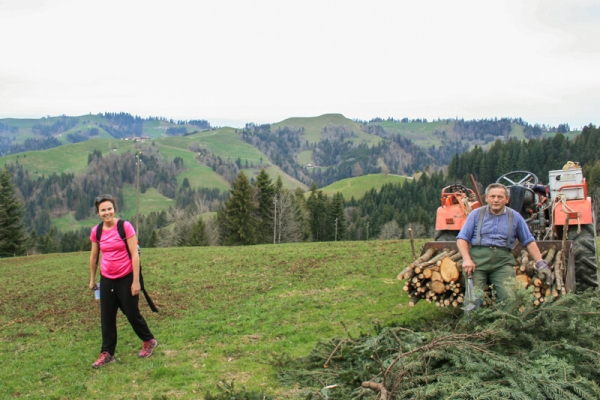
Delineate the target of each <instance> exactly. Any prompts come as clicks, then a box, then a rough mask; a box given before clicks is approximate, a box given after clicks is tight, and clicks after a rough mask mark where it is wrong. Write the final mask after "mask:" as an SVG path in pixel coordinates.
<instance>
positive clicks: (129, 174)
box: [0, 113, 577, 232]
mask: <svg viewBox="0 0 600 400" xmlns="http://www.w3.org/2000/svg"><path fill="white" fill-rule="evenodd" d="M543 128H544V129H546V130H547V131H546V132H544V131H543V130H542V127H540V126H534V127H531V126H530V125H528V124H527V123H524V122H523V121H522V120H520V119H511V120H509V119H500V120H498V119H494V120H480V121H464V120H437V121H431V122H429V121H424V120H408V119H403V120H394V119H386V120H383V119H379V118H376V119H373V120H371V121H356V120H351V119H348V118H346V117H344V116H343V115H341V114H325V115H321V116H317V117H309V118H288V119H286V120H283V121H281V122H278V123H274V124H262V125H256V124H247V125H246V126H245V127H244V128H241V129H235V128H229V127H223V128H216V127H213V126H211V125H210V123H209V122H208V121H206V120H202V119H197V120H189V121H175V120H170V119H166V118H162V117H150V118H140V117H136V116H132V115H130V114H127V113H103V114H98V115H92V114H88V115H83V116H78V117H68V116H59V117H46V118H40V119H15V118H5V119H0V149H3V150H0V151H4V155H3V156H2V157H0V166H4V165H12V166H13V167H14V166H16V165H18V170H19V171H18V172H14V174H17V175H18V176H21V177H22V178H20V179H21V184H23V185H26V186H24V189H22V192H23V193H28V196H31V199H30V200H31V202H39V201H40V200H42V199H43V198H44V196H40V193H41V192H40V191H41V190H48V187H50V186H49V185H50V182H56V183H57V184H58V186H57V189H55V193H54V194H52V195H49V194H47V196H55V198H54V200H52V202H51V204H53V206H52V207H51V209H49V210H48V212H49V214H48V215H47V218H49V219H51V220H52V221H54V222H56V223H58V225H59V226H63V228H68V227H70V226H73V224H75V226H81V225H80V224H81V223H84V224H87V222H85V221H87V220H86V218H87V217H86V215H87V213H89V209H86V208H85V207H88V208H89V206H88V205H87V202H88V200H89V199H87V197H88V196H93V195H94V193H95V191H99V190H104V191H109V190H110V191H114V192H118V193H119V194H120V196H121V198H122V199H123V206H122V208H121V211H122V212H123V215H124V216H125V217H129V216H131V215H132V214H133V211H134V210H135V198H136V193H135V187H136V184H137V183H136V182H137V178H136V177H135V176H134V175H135V174H134V172H135V171H134V170H135V169H136V165H137V162H136V154H139V155H140V158H141V168H140V178H139V179H140V182H141V190H142V193H141V195H140V206H141V209H143V210H146V211H147V210H156V211H160V210H164V209H166V208H169V207H171V206H176V207H184V206H186V205H187V204H190V203H193V202H194V201H196V202H198V201H200V202H202V203H203V204H205V207H206V210H207V211H215V210H216V207H217V204H218V203H215V201H217V199H218V198H221V197H222V196H223V195H222V194H221V195H219V194H218V193H226V192H227V191H228V189H230V187H231V186H230V183H231V182H232V181H233V180H234V179H235V177H236V176H237V175H238V174H239V172H240V171H244V172H245V174H246V175H247V176H248V177H249V178H250V179H251V180H253V179H254V178H255V177H256V176H257V174H258V173H259V171H260V170H261V169H262V168H264V169H265V170H266V171H267V173H268V174H269V176H270V177H271V179H272V180H273V181H275V180H276V179H277V178H278V177H281V179H282V184H283V185H284V187H286V188H290V189H293V190H295V189H297V188H300V189H302V190H304V191H306V190H308V189H309V188H310V187H311V186H312V185H316V186H317V187H323V188H324V187H327V186H328V185H332V184H334V183H335V182H340V181H342V180H348V179H349V178H353V177H367V176H368V175H371V176H377V175H384V176H387V175H388V174H389V175H390V176H393V175H399V176H412V175H413V174H415V173H416V172H419V171H424V170H425V169H429V171H439V170H442V169H444V168H446V167H447V164H448V163H449V162H450V159H451V158H452V157H453V156H454V155H455V154H457V153H458V154H462V153H463V152H465V151H466V150H468V149H469V148H472V147H473V146H488V145H490V144H491V143H493V141H494V140H496V139H499V140H503V141H505V140H507V139H510V138H517V139H525V138H526V135H525V133H526V131H527V132H528V133H527V134H528V135H538V136H541V135H552V134H554V133H555V132H556V131H558V130H559V129H558V128H553V127H543ZM566 128H568V127H565V126H562V127H560V129H563V130H564V129H566ZM576 134H577V132H571V133H567V135H576ZM13 150H18V152H14V151H13ZM8 153H11V154H8ZM99 158H102V159H105V160H104V161H102V162H99V161H93V160H99ZM108 169H110V170H111V171H113V172H112V174H113V176H112V177H111V175H110V174H109V175H106V174H105V173H104V170H108ZM116 174H118V175H119V176H116ZM94 175H96V176H102V177H103V178H102V179H100V180H98V179H95V178H93V176H94ZM51 176H54V177H53V178H52V179H51V180H49V178H50V177H51ZM86 179H87V180H88V181H89V182H94V184H93V186H89V187H88V188H87V189H85V188H84V186H81V185H80V184H79V183H77V182H80V181H81V182H83V181H85V180H86ZM45 180H46V181H45ZM67 181H68V182H75V183H77V184H76V186H77V193H79V194H78V195H74V194H73V193H71V194H67V193H66V192H63V193H61V191H64V190H66V189H64V188H65V187H67V186H69V185H67V184H66V183H65V182H67ZM375 181H379V179H371V180H370V179H368V178H366V179H363V180H361V181H360V182H361V183H360V184H358V183H357V184H356V186H357V187H356V188H359V192H362V191H363V188H364V189H365V190H369V185H376V184H375ZM23 182H25V183H23ZM27 182H29V183H27ZM44 182H45V183H44ZM60 182H62V183H60ZM344 182H347V181H344ZM75 183H73V184H71V186H72V185H74V184H75ZM88 185H89V183H88ZM80 186H81V187H80ZM346 186H347V184H346ZM36 187H37V188H38V189H35V188H36ZM182 187H183V188H189V190H192V191H193V192H188V191H186V193H187V194H186V195H185V197H182V195H180V193H181V191H180V190H179V189H180V188H182ZM335 187H336V186H335V185H334V186H333V188H335ZM371 187H374V186H371ZM36 190H37V191H36ZM334 190H335V189H334ZM93 191H94V193H92V192H93ZM215 191H216V192H215ZM359 192H355V191H353V192H351V193H352V194H351V196H360V195H362V193H359ZM44 193H45V192H44ZM363 193H364V192H363ZM82 196H83V197H84V198H86V199H87V200H85V201H83V203H82V204H83V206H82V205H80V204H79V202H78V201H77V198H78V197H82ZM207 196H208V197H207ZM73 199H74V200H73ZM44 201H45V202H46V203H48V202H49V201H50V200H49V198H45V200H44ZM32 204H33V203H32ZM49 204H50V203H48V204H46V205H44V204H41V205H38V206H35V207H34V206H31V207H33V208H31V209H30V210H29V211H28V212H29V213H30V214H28V215H31V216H32V217H31V218H38V217H39V213H40V209H39V207H42V208H44V207H45V208H47V207H49ZM36 207H37V208H36ZM78 207H79V209H78ZM76 213H77V215H78V217H77V218H76V220H74V219H73V216H74V215H75V214H76ZM57 221H60V222H57ZM89 221H90V222H89V223H90V224H91V223H92V222H93V218H92V219H91V220H89ZM39 232H44V229H40V230H39Z"/></svg>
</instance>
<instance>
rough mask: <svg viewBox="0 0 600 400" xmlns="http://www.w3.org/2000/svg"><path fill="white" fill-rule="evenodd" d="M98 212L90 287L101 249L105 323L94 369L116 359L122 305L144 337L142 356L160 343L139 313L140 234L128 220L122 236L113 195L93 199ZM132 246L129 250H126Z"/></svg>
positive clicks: (132, 325)
mask: <svg viewBox="0 0 600 400" xmlns="http://www.w3.org/2000/svg"><path fill="white" fill-rule="evenodd" d="M94 204H95V206H96V212H97V213H98V215H99V216H100V218H102V224H101V229H102V235H101V238H100V243H98V241H97V240H96V237H97V236H96V230H97V229H99V228H98V226H97V227H94V228H93V229H92V232H91V233H90V240H91V241H92V251H91V253H90V285H89V286H90V289H92V290H96V289H97V288H98V286H97V284H96V271H97V269H98V265H97V262H98V251H100V252H101V253H102V261H101V263H100V320H101V324H102V349H101V351H100V356H99V357H98V359H97V360H96V362H95V363H94V364H92V368H100V367H101V366H103V365H104V364H107V363H109V362H112V361H114V360H115V357H114V354H115V349H116V347H117V310H118V309H119V308H120V309H121V311H122V312H123V314H125V316H126V317H127V320H128V321H129V323H130V324H131V327H132V328H133V330H134V331H135V333H136V334H137V335H138V337H139V338H140V339H141V340H142V342H143V343H142V351H141V352H140V353H139V356H140V357H148V356H150V355H151V354H152V351H153V350H154V348H155V347H156V346H157V345H158V343H157V341H156V339H154V335H152V333H151V332H150V329H149V328H148V324H146V320H145V319H144V317H142V315H141V314H140V309H139V306H138V304H139V294H140V257H139V254H138V251H137V236H136V234H135V230H134V229H133V226H132V225H131V224H130V223H129V222H127V221H125V223H124V224H123V227H124V229H125V237H126V238H127V242H125V241H124V240H123V239H121V237H120V235H119V232H118V230H117V221H118V220H119V219H118V218H115V208H116V203H115V200H114V199H113V197H112V196H110V195H102V196H98V197H97V198H96V201H95V202H94ZM127 249H129V252H128V251H127Z"/></svg>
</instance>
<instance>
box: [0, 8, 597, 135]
mask: <svg viewBox="0 0 600 400" xmlns="http://www.w3.org/2000/svg"><path fill="white" fill-rule="evenodd" d="M0 38H1V39H0V118H6V117H17V118H25V117H32V118H39V117H42V116H47V115H50V116H56V115H62V114H66V115H70V116H77V115H83V114H87V113H89V112H91V113H94V114H96V113H100V112H106V111H109V112H120V111H123V112H129V113H131V114H134V115H139V116H141V117H148V116H162V117H166V118H173V119H207V120H208V121H210V122H211V124H213V125H220V126H222V125H232V126H242V125H243V124H245V123H246V122H255V123H271V122H278V121H281V120H283V119H285V118H289V117H311V116H318V115H321V114H325V113H342V114H344V115H345V116H346V117H348V118H352V119H356V118H358V119H365V120H368V119H371V118H374V117H382V118H387V117H394V118H398V119H399V118H403V117H408V118H428V119H437V118H454V117H459V118H465V119H479V118H493V117H522V118H523V119H525V120H526V121H527V122H529V123H532V124H533V123H546V124H553V125H556V124H559V123H563V122H566V123H569V124H570V125H571V128H578V127H581V126H583V125H587V124H589V123H593V124H595V125H598V124H599V123H600V115H599V111H600V39H599V38H600V2H599V1H592V0H564V1H562V0H558V1H557V0H545V1H542V0H540V1H535V0H528V1H525V0H502V1H498V0H465V1H463V0H458V1H454V0H452V1H450V0H431V1H427V0H395V1H394V0H381V1H378V0H370V1H365V0H361V1H355V0H343V1H342V0H335V1H334V0H330V1H328V0H318V1H313V0H300V1H287V0H271V1H269V0H256V1H252V0H235V1H229V0H214V1H212V0H211V1H206V0H168V1H166V0H165V1H157V0H101V1H96V0H0Z"/></svg>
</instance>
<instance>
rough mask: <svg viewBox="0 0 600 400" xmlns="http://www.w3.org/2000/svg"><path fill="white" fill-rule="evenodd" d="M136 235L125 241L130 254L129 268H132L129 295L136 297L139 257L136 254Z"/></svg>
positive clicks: (138, 287)
mask: <svg viewBox="0 0 600 400" xmlns="http://www.w3.org/2000/svg"><path fill="white" fill-rule="evenodd" d="M137 246H138V241H137V235H133V236H131V237H129V238H128V239H127V248H128V249H129V254H131V267H132V268H133V283H132V284H131V295H132V296H137V295H138V294H139V293H140V290H141V286H140V255H139V254H138V248H137Z"/></svg>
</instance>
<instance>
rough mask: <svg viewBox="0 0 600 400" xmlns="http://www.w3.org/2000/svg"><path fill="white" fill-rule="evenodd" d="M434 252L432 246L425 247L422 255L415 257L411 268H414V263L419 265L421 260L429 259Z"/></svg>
mask: <svg viewBox="0 0 600 400" xmlns="http://www.w3.org/2000/svg"><path fill="white" fill-rule="evenodd" d="M434 254H435V249H434V248H433V247H431V248H429V249H427V251H426V252H425V253H423V255H422V256H421V257H419V258H417V259H416V260H415V261H414V262H413V263H411V264H410V265H411V266H412V268H414V266H415V265H419V264H421V263H422V262H424V261H427V260H429V259H430V258H431V257H433V255H434Z"/></svg>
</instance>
